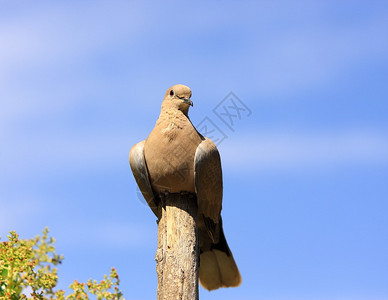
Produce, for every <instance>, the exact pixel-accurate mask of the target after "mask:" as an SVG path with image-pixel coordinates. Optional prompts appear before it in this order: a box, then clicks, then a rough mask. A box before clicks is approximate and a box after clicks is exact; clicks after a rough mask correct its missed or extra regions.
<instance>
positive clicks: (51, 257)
mask: <svg viewBox="0 0 388 300" xmlns="http://www.w3.org/2000/svg"><path fill="white" fill-rule="evenodd" d="M48 232H49V231H48V229H47V228H45V229H44V230H43V234H42V236H39V235H38V236H36V237H35V238H34V239H29V240H21V239H19V237H18V235H17V234H16V233H15V232H14V231H11V232H10V234H9V235H8V241H4V242H0V299H11V300H17V299H39V300H40V299H58V300H65V299H66V300H67V299H69V300H73V299H89V295H94V297H95V298H96V299H117V300H118V299H120V300H121V299H123V300H124V298H123V295H122V293H121V291H120V290H119V287H118V286H119V282H120V280H119V276H118V274H117V272H116V270H115V269H114V268H112V269H111V272H110V274H109V276H107V275H104V280H102V281H101V282H99V283H98V282H97V281H96V280H92V279H90V280H88V281H87V282H86V283H80V282H78V281H76V280H75V281H74V282H73V283H72V284H71V285H70V289H71V290H73V292H72V293H71V294H69V295H67V296H66V295H65V292H64V291H63V290H58V291H54V288H55V286H56V285H57V281H58V275H57V268H56V267H55V266H57V265H58V264H61V263H62V260H63V256H62V255H58V254H56V253H55V247H54V243H55V239H54V238H52V237H50V238H49V237H48ZM26 294H29V296H27V295H26Z"/></svg>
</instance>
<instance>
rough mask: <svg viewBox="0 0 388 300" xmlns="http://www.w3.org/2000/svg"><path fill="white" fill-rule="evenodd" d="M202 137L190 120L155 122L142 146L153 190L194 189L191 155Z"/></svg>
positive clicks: (192, 157) (192, 158)
mask: <svg viewBox="0 0 388 300" xmlns="http://www.w3.org/2000/svg"><path fill="white" fill-rule="evenodd" d="M199 143H201V137H200V136H199V135H198V133H197V131H196V130H195V129H194V127H193V126H192V125H191V123H190V122H189V121H187V123H186V122H184V123H183V124H182V122H181V124H180V123H179V122H176V121H175V120H164V121H160V122H158V123H157V124H156V126H155V128H154V129H153V130H152V132H151V134H150V135H149V136H148V138H147V140H146V143H145V145H144V155H145V159H146V163H147V167H148V172H149V175H150V178H151V185H152V187H153V189H155V190H156V191H169V192H171V193H177V192H180V191H187V192H194V191H195V189H194V156H195V151H196V149H197V147H198V145H199Z"/></svg>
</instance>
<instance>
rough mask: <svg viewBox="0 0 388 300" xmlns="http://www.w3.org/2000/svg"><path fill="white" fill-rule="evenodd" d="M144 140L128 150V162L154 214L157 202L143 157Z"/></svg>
mask: <svg viewBox="0 0 388 300" xmlns="http://www.w3.org/2000/svg"><path fill="white" fill-rule="evenodd" d="M144 143H145V140H144V141H141V142H140V143H137V144H136V145H134V146H133V147H132V149H131V151H130V152H129V164H130V166H131V169H132V173H133V176H134V177H135V180H136V183H137V185H138V186H139V188H140V191H141V193H142V194H143V197H144V198H145V200H146V201H147V203H148V205H149V207H150V208H151V210H152V211H153V212H154V214H155V215H156V216H158V213H157V208H158V206H157V202H156V199H155V195H154V192H153V191H152V187H151V183H150V176H149V174H148V169H147V164H146V160H145V157H144Z"/></svg>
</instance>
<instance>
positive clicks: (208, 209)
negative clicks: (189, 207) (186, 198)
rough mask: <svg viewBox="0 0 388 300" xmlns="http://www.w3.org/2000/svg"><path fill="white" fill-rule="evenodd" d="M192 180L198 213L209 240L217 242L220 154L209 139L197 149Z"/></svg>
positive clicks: (220, 172) (220, 200) (220, 203)
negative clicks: (193, 180)
mask: <svg viewBox="0 0 388 300" xmlns="http://www.w3.org/2000/svg"><path fill="white" fill-rule="evenodd" d="M194 179H195V191H196V194H197V200H198V212H199V213H200V214H203V216H204V222H205V226H206V228H207V230H208V232H209V234H210V236H211V238H212V239H213V241H217V240H218V232H219V225H218V223H219V221H220V214H221V208H222V169H221V158H220V154H219V153H218V150H217V147H216V145H215V144H214V143H213V142H212V140H210V139H207V138H206V139H205V140H204V141H202V142H201V143H200V144H199V145H198V147H197V150H196V152H195V156H194Z"/></svg>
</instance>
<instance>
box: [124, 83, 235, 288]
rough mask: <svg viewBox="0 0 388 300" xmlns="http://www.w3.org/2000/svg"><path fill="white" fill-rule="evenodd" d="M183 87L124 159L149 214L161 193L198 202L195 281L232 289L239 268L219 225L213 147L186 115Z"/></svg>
mask: <svg viewBox="0 0 388 300" xmlns="http://www.w3.org/2000/svg"><path fill="white" fill-rule="evenodd" d="M190 98H191V90H190V88H189V87H187V86H185V85H182V84H177V85H174V86H172V87H170V88H169V89H168V90H167V92H166V94H165V96H164V100H163V103H162V108H161V112H160V116H159V119H158V120H157V121H156V125H155V127H154V129H153V130H152V131H151V133H150V135H149V136H148V138H147V139H146V140H144V141H141V142H140V143H138V144H136V145H134V146H133V147H132V149H131V151H130V154H129V162H130V165H131V169H132V172H133V175H134V177H135V179H136V182H137V184H138V186H139V188H140V190H141V192H142V194H143V196H144V198H145V199H146V201H147V203H148V205H149V206H150V208H151V209H152V211H153V212H154V214H155V215H156V216H157V217H158V218H159V219H160V217H161V216H160V215H159V213H158V210H157V207H158V203H159V201H160V194H161V193H164V192H169V193H179V192H189V193H195V194H196V197H197V203H198V216H197V225H198V232H199V247H200V267H199V280H200V283H201V284H202V286H203V287H204V288H206V289H208V290H214V289H217V288H220V287H236V286H238V285H240V283H241V276H240V272H239V270H238V268H237V265H236V263H235V261H234V258H233V255H232V253H231V251H230V249H229V247H228V244H227V242H226V239H225V236H224V232H223V229H222V219H221V206H222V170H221V159H220V155H219V153H218V150H217V147H216V145H215V144H214V143H213V142H212V141H211V140H210V139H208V138H206V137H204V136H202V135H201V134H200V133H199V132H198V131H197V130H196V129H195V127H194V126H193V124H192V123H191V121H190V119H189V117H188V111H189V107H190V106H192V105H193V102H192V101H191V100H190Z"/></svg>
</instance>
